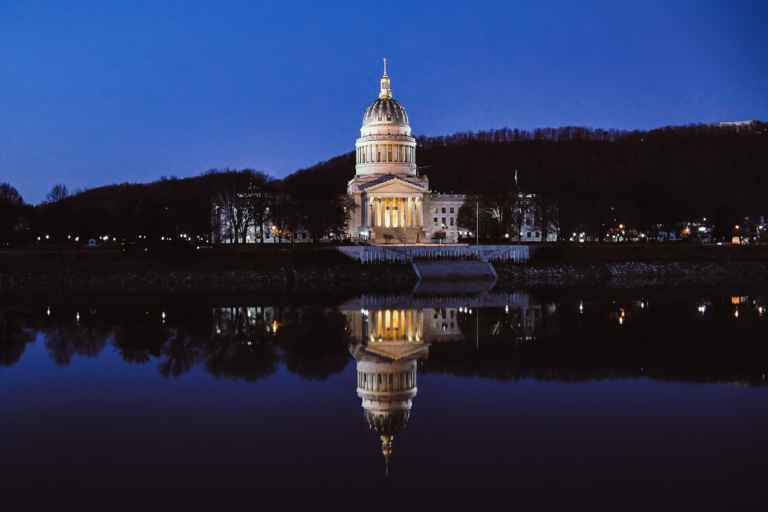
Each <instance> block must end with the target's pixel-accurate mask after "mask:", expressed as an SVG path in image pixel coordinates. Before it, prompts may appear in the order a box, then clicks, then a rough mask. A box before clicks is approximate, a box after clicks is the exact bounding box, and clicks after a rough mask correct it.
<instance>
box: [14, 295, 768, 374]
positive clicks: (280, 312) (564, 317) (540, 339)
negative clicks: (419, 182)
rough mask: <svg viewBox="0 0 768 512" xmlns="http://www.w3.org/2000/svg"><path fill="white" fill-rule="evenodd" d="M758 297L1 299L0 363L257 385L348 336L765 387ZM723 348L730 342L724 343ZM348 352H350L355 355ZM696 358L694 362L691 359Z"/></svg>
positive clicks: (518, 369)
mask: <svg viewBox="0 0 768 512" xmlns="http://www.w3.org/2000/svg"><path fill="white" fill-rule="evenodd" d="M766 330H768V315H767V314H766V299H765V297H764V296H748V295H725V296H704V297H701V296H690V295H681V296H668V295H666V294H656V295H651V296H648V295H641V296H631V295H630V294H626V295H625V296H616V297H605V296H604V295H600V294H597V295H591V296H589V295H582V296H579V295H576V294H570V295H563V294H560V295H555V296H547V295H532V294H529V293H524V292H516V293H490V292H482V293H477V294H473V295H462V296H456V295H448V296H446V295H427V296H425V295H402V296H395V295H389V296H369V295H365V296H361V297H358V298H355V299H352V300H349V301H346V302H345V303H343V304H341V305H338V306H333V305H325V304H320V305H318V304H315V305H294V304H281V303H277V302H267V301H265V302H264V303H262V304H246V305H241V304H236V305H232V304H224V305H219V304H206V303H198V302H196V301H179V302H178V303H164V304H152V305H143V304H109V303H101V304H97V305H93V304H90V305H89V304H71V305H67V304H44V305H32V306H30V305H19V306H9V305H5V306H1V307H0V364H1V365H3V366H13V365H15V364H17V363H18V362H20V361H21V360H22V359H23V356H24V354H25V351H26V350H27V349H28V347H29V346H30V345H31V344H33V343H35V340H39V341H38V343H41V344H42V346H44V348H45V350H46V352H47V354H48V356H49V358H50V360H51V361H52V362H53V363H54V364H55V365H57V366H67V365H70V364H71V363H72V361H73V360H74V359H76V358H96V357H98V356H99V355H100V354H102V353H103V352H104V351H105V349H107V348H109V349H110V350H114V351H116V352H117V353H118V354H119V355H120V357H121V358H122V359H123V361H125V362H126V363H128V364H132V365H155V366H156V367H157V369H158V371H159V372H160V374H161V375H164V376H166V377H180V376H183V375H185V374H186V373H188V372H189V371H190V370H192V369H193V368H196V367H199V368H204V369H205V370H206V371H207V372H208V373H209V374H211V375H213V376H215V377H217V378H226V379H236V380H244V381H248V382H255V381H258V380H259V379H262V378H264V377H267V376H269V375H272V374H274V373H275V372H276V371H277V369H278V368H279V367H280V366H281V365H282V366H284V367H285V368H287V369H288V370H289V371H290V372H292V373H295V374H298V375H300V376H302V377H303V378H306V379H326V378H328V377H329V376H331V375H334V374H336V373H339V372H341V371H343V370H344V368H345V367H346V365H347V364H348V363H349V345H350V344H354V345H359V346H362V347H364V350H365V353H367V354H371V355H377V356H378V357H382V358H386V359H388V360H403V359H404V358H406V357H410V355H411V352H412V351H413V352H414V353H417V354H422V353H423V352H424V350H425V347H426V348H429V347H431V348H429V350H428V353H429V357H428V358H427V357H424V356H419V357H423V358H424V360H425V363H424V366H425V371H437V372H444V373H446V372H447V373H451V374H453V375H477V376H483V377H492V378H505V379H506V378H525V377H538V378H561V379H563V380H571V379H573V378H574V377H575V376H576V375H581V376H582V377H581V378H584V379H589V378H603V377H605V376H610V375H623V376H643V375H650V376H654V377H657V378H662V379H666V378H671V376H675V378H684V377H685V376H686V375H687V376H688V378H690V379H693V380H718V381H721V380H727V381H742V382H750V383H756V382H762V381H764V380H765V379H764V378H763V375H764V374H765V373H766V371H765V361H766V360H768V358H766V355H765V351H766V347H765V343H761V342H759V341H758V340H760V339H763V336H764V335H765V334H766ZM724 343H727V346H724V345H723V344H724ZM353 353H354V352H353ZM692 354H694V355H695V357H692Z"/></svg>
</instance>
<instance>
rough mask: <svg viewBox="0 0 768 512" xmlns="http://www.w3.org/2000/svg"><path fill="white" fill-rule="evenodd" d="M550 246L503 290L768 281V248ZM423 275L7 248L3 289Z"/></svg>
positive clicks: (64, 290) (332, 282) (275, 257)
mask: <svg viewBox="0 0 768 512" xmlns="http://www.w3.org/2000/svg"><path fill="white" fill-rule="evenodd" d="M543 249H546V250H538V251H537V255H538V256H537V258H535V259H534V261H532V262H531V263H530V264H523V265H521V264H512V263H507V264H500V263H497V264H495V265H494V266H495V269H496V272H497V275H498V279H497V282H496V288H497V289H502V290H505V289H506V290H510V289H519V288H539V287H574V286H596V287H611V288H643V287H685V286H730V287H739V286H749V287H754V286H763V285H765V286H768V258H767V257H765V255H764V254H763V253H764V252H766V251H765V248H756V249H760V250H753V251H743V250H741V249H740V248H739V249H736V250H727V249H729V248H722V247H717V248H699V250H698V251H697V250H696V248H694V249H691V248H683V250H682V251H680V252H677V253H676V252H675V249H670V248H666V247H665V248H663V250H661V251H658V250H647V249H643V248H640V249H637V248H626V249H625V248H621V249H614V248H612V247H605V246H600V247H595V248H592V249H586V250H585V251H584V252H581V253H580V252H578V250H579V249H574V248H571V247H566V248H564V249H563V248H558V247H553V248H549V247H547V248H543ZM641 256H642V259H641ZM675 256H678V257H682V256H684V257H685V259H684V260H676V259H675V258H674V257H675ZM622 258H624V259H622ZM630 258H631V259H630ZM563 259H567V260H569V261H563ZM417 281H418V278H417V276H416V274H415V272H414V271H413V268H412V266H411V265H410V264H361V263H358V262H355V261H353V260H351V259H349V258H347V257H345V256H343V255H342V254H340V253H339V252H337V251H336V250H335V249H334V248H332V247H316V248H312V247H303V248H299V249H294V248H284V247H283V248H280V247H277V248H258V249H252V248H237V249H214V250H210V251H209V252H204V253H202V254H199V253H192V254H190V253H162V254H154V255H150V256H140V255H131V254H124V253H121V252H120V251H94V252H88V251H55V252H52V251H33V252H30V251H16V252H12V251H8V252H5V253H1V254H0V293H5V294H8V293H14V294H17V295H18V294H35V295H39V294H46V295H61V296H64V295H67V294H153V293H158V294H177V293H196V294H258V293H264V294H278V293H281V294H282V293H291V294H306V295H328V296H341V295H354V294H363V293H390V292H395V293H401V292H407V291H410V290H412V289H413V287H414V286H415V284H416V283H417Z"/></svg>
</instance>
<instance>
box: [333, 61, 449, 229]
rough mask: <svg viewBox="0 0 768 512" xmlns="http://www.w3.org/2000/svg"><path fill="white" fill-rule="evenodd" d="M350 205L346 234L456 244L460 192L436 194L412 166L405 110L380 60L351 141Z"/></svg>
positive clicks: (412, 148)
mask: <svg viewBox="0 0 768 512" xmlns="http://www.w3.org/2000/svg"><path fill="white" fill-rule="evenodd" d="M355 155H356V156H355V158H356V164H355V177H354V178H352V180H350V181H349V183H348V185H347V192H348V194H349V195H350V196H351V197H352V199H353V201H354V204H355V209H354V211H353V212H352V216H351V219H350V222H349V226H348V228H349V236H350V237H351V238H353V239H363V240H369V241H372V242H375V243H389V242H394V243H408V244H414V243H431V242H448V243H456V242H457V241H458V238H459V232H458V222H457V221H458V215H459V208H461V205H462V204H463V203H464V195H461V194H438V193H435V192H432V191H431V190H430V189H429V179H428V178H427V177H426V176H423V175H419V172H418V167H417V166H416V139H415V138H414V137H413V136H412V135H411V126H410V124H409V120H408V114H407V112H406V111H405V108H404V107H403V106H402V105H401V104H400V103H399V102H398V101H397V100H395V99H394V98H393V97H392V87H391V82H390V79H389V75H388V74H387V62H386V59H385V60H384V74H383V76H382V77H381V82H380V90H379V97H378V99H377V100H376V101H374V102H373V103H372V104H371V105H370V106H369V107H368V108H367V109H366V111H365V113H364V114H363V126H362V128H361V129H360V138H358V139H357V142H356V144H355Z"/></svg>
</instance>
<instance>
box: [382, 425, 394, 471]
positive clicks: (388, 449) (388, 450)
mask: <svg viewBox="0 0 768 512" xmlns="http://www.w3.org/2000/svg"><path fill="white" fill-rule="evenodd" d="M394 437H395V436H393V435H386V436H381V454H382V455H384V476H385V477H388V476H389V458H390V457H391V456H392V439H393V438H394Z"/></svg>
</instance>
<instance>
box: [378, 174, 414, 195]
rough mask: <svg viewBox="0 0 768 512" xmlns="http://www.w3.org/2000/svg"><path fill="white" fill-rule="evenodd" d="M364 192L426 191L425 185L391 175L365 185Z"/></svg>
mask: <svg viewBox="0 0 768 512" xmlns="http://www.w3.org/2000/svg"><path fill="white" fill-rule="evenodd" d="M365 191H366V192H384V193H389V192H394V193H396V192H421V193H423V192H426V191H427V187H426V186H424V185H419V184H416V183H412V182H410V181H407V180H404V179H400V178H398V177H396V176H393V177H392V178H391V179H389V180H386V181H382V182H380V183H375V184H372V185H370V186H367V187H365Z"/></svg>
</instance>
